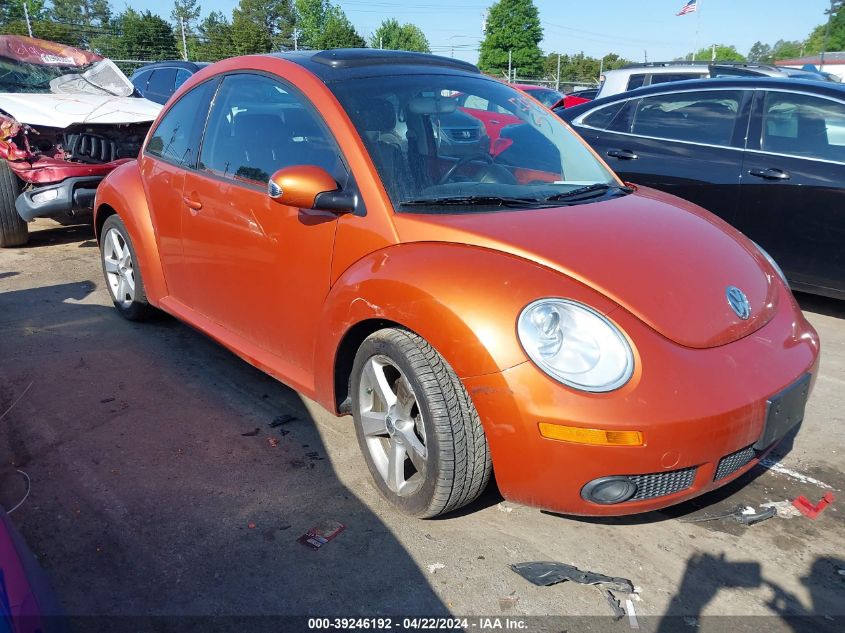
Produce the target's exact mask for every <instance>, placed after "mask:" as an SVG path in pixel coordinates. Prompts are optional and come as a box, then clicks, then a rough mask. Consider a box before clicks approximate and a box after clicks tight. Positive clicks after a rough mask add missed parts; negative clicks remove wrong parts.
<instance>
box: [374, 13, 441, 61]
mask: <svg viewBox="0 0 845 633" xmlns="http://www.w3.org/2000/svg"><path fill="white" fill-rule="evenodd" d="M370 46H371V47H373V48H388V49H390V50H394V51H417V52H418V53H430V52H431V48H430V47H429V45H428V39H426V37H425V33H423V32H422V29H420V27H418V26H416V25H415V24H399V22H398V20H394V19H393V18H390V19H388V20H384V21H383V22H382V23H381V24H380V25H379V27H378V28H377V29H376V32H375V33H373V34H372V35H371V36H370Z"/></svg>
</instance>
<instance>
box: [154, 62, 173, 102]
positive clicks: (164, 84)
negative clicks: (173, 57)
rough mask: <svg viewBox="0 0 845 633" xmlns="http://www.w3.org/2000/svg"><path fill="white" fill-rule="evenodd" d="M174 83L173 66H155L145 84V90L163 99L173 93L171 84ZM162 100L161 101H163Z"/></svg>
mask: <svg viewBox="0 0 845 633" xmlns="http://www.w3.org/2000/svg"><path fill="white" fill-rule="evenodd" d="M175 83H176V69H175V68H157V69H155V70H154V71H153V74H152V77H150V82H149V83H148V84H147V92H149V93H151V94H153V95H156V96H161V97H163V98H164V101H166V100H167V98H168V97H169V96H170V95H172V94H173V86H174V85H175ZM164 101H162V103H163V102H164Z"/></svg>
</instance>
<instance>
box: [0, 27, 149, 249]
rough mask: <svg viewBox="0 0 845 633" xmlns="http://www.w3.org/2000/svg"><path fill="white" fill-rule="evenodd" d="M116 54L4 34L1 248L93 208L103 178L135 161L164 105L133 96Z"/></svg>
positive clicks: (0, 56) (0, 39)
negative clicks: (30, 225)
mask: <svg viewBox="0 0 845 633" xmlns="http://www.w3.org/2000/svg"><path fill="white" fill-rule="evenodd" d="M133 93H134V88H133V86H132V84H131V83H129V80H128V79H127V78H126V76H125V75H124V74H123V73H122V72H120V70H119V69H118V68H117V66H115V65H114V64H113V63H112V62H111V61H110V60H108V59H103V58H102V57H100V56H99V55H95V54H94V53H90V52H87V51H81V50H79V49H76V48H72V47H70V46H64V45H62V44H56V43H53V42H47V41H45V40H38V39H34V38H30V37H22V36H17V35H0V247H6V246H20V245H22V244H26V242H27V237H28V236H27V233H28V231H27V224H26V223H27V222H28V221H30V220H32V219H34V218H37V217H55V218H57V219H62V218H65V217H68V216H72V215H74V214H77V213H79V212H84V211H87V212H88V213H90V210H91V206H92V204H93V201H94V191H95V190H96V188H97V185H98V184H99V182H100V180H102V178H103V176H105V175H106V174H107V173H109V172H110V171H111V170H112V169H114V168H115V167H117V166H118V165H120V164H122V163H124V162H126V161H130V160H134V159H135V157H136V156H137V155H138V151H139V150H140V149H141V143H142V141H143V140H144V136H145V135H146V133H147V131H148V130H149V128H150V123H152V121H153V119H155V117H156V115H157V114H158V111H159V110H160V109H161V106H159V105H157V104H155V103H153V102H151V101H147V100H146V99H141V98H138V97H135V96H133Z"/></svg>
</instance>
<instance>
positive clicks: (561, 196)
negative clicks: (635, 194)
mask: <svg viewBox="0 0 845 633" xmlns="http://www.w3.org/2000/svg"><path fill="white" fill-rule="evenodd" d="M610 189H616V190H618V191H621V192H623V193H631V192H632V191H633V189H631V188H630V187H620V186H619V185H610V184H608V183H606V182H597V183H594V184H592V185H585V186H583V187H576V188H575V189H570V190H569V191H564V192H562V193H556V194H554V195H551V196H549V197H547V198H544V200H546V201H553V200H572V199H573V198H580V197H582V196H585V195H586V194H596V195H600V194H602V193H605V192H606V191H609V190H610ZM587 197H589V198H592V197H595V196H587Z"/></svg>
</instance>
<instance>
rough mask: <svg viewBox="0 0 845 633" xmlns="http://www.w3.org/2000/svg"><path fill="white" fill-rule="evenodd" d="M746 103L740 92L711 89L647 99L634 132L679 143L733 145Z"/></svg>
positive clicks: (636, 117)
mask: <svg viewBox="0 0 845 633" xmlns="http://www.w3.org/2000/svg"><path fill="white" fill-rule="evenodd" d="M741 101H742V91H740V90H707V91H698V92H681V93H676V94H671V95H657V96H654V97H643V98H642V99H640V100H639V103H638V104H637V109H636V111H635V113H634V121H633V127H632V130H631V131H632V132H633V133H634V134H640V135H642V136H653V137H657V138H665V139H670V140H675V141H690V142H695V143H707V144H709V145H723V146H729V145H730V143H731V138H732V136H733V130H734V126H735V125H736V120H737V116H738V112H739V104H740V102H741Z"/></svg>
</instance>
